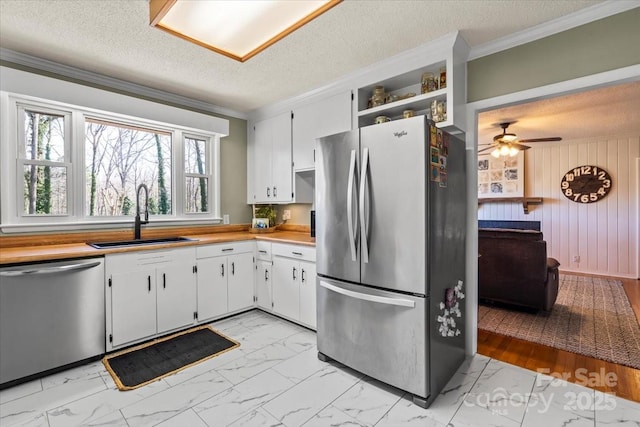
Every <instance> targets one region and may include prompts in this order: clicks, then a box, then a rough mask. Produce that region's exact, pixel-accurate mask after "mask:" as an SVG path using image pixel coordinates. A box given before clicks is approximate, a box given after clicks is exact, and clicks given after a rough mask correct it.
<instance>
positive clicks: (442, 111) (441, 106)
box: [436, 101, 447, 122]
mask: <svg viewBox="0 0 640 427" xmlns="http://www.w3.org/2000/svg"><path fill="white" fill-rule="evenodd" d="M436 110H437V111H438V119H439V120H438V121H439V122H443V121H445V120H447V101H438V105H437V106H436Z"/></svg>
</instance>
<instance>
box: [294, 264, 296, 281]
mask: <svg viewBox="0 0 640 427" xmlns="http://www.w3.org/2000/svg"><path fill="white" fill-rule="evenodd" d="M293 280H296V268H295V267H293Z"/></svg>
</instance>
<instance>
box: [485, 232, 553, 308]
mask: <svg viewBox="0 0 640 427" xmlns="http://www.w3.org/2000/svg"><path fill="white" fill-rule="evenodd" d="M478 254H479V258H478V296H479V298H480V299H481V300H488V301H495V302H501V303H506V304H512V305H517V306H521V307H528V308H533V309H538V310H545V311H551V309H552V308H553V305H554V303H555V301H556V298H557V296H558V267H559V266H560V263H559V262H558V261H557V260H556V259H554V258H548V257H547V242H546V241H544V240H543V236H542V232H540V231H534V230H515V229H499V228H481V229H479V230H478Z"/></svg>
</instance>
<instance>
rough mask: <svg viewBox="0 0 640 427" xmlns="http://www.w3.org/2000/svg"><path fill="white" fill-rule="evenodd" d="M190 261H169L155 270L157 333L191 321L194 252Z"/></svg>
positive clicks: (193, 293)
mask: <svg viewBox="0 0 640 427" xmlns="http://www.w3.org/2000/svg"><path fill="white" fill-rule="evenodd" d="M189 251H190V253H191V255H190V256H189V262H171V263H169V264H167V266H163V267H162V268H159V269H158V270H156V298H157V318H158V333H163V332H168V331H171V330H174V329H177V328H181V327H183V326H188V325H191V324H193V323H194V320H195V311H196V275H195V274H194V269H193V266H194V264H195V262H194V261H195V259H194V258H195V257H194V255H195V251H194V250H193V249H190V250H189Z"/></svg>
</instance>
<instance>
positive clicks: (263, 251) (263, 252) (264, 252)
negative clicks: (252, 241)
mask: <svg viewBox="0 0 640 427" xmlns="http://www.w3.org/2000/svg"><path fill="white" fill-rule="evenodd" d="M258 252H260V253H261V254H266V253H267V251H265V250H262V249H260V250H259V251H258Z"/></svg>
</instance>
